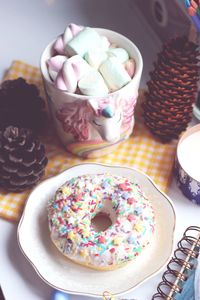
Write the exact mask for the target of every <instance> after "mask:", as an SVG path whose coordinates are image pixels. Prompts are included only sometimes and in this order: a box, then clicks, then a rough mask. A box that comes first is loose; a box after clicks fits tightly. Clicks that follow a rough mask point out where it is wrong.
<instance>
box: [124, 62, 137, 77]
mask: <svg viewBox="0 0 200 300" xmlns="http://www.w3.org/2000/svg"><path fill="white" fill-rule="evenodd" d="M124 68H125V70H126V71H127V73H128V74H129V76H130V77H131V78H133V76H134V74H135V69H136V64H135V60H134V59H133V58H130V59H129V60H127V61H126V62H125V63H124Z"/></svg>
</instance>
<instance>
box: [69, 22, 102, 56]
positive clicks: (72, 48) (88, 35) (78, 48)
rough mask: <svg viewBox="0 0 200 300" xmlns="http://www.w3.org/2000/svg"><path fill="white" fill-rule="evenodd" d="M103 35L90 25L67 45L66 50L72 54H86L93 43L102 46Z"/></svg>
mask: <svg viewBox="0 0 200 300" xmlns="http://www.w3.org/2000/svg"><path fill="white" fill-rule="evenodd" d="M101 42H102V40H101V36H100V35H99V34H98V33H97V32H96V30H94V29H93V28H90V27H85V28H84V29H83V30H81V31H80V32H79V33H78V34H77V35H76V36H75V37H73V39H71V40H70V41H69V42H68V44H67V45H66V46H65V50H66V52H67V53H69V55H70V56H73V55H75V54H79V55H80V56H82V57H83V56H84V55H85V54H86V52H88V50H89V49H90V48H91V46H92V45H95V47H97V48H99V47H100V46H101Z"/></svg>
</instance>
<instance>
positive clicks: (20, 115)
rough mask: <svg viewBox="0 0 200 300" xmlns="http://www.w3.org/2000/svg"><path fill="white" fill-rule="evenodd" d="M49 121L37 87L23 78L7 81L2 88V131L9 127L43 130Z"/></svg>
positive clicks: (0, 120)
mask: <svg viewBox="0 0 200 300" xmlns="http://www.w3.org/2000/svg"><path fill="white" fill-rule="evenodd" d="M46 121H47V115H46V112H45V102H44V100H43V99H42V98H41V97H40V95H39V91H38V89H37V87H36V86H35V85H33V84H28V83H26V81H25V80H24V79H23V78H18V79H15V80H6V81H4V82H3V83H2V85H1V88H0V130H3V129H4V128H5V127H7V126H10V125H12V126H17V127H23V128H29V129H31V130H33V131H37V132H38V131H39V130H40V129H42V128H43V127H44V126H45V124H46Z"/></svg>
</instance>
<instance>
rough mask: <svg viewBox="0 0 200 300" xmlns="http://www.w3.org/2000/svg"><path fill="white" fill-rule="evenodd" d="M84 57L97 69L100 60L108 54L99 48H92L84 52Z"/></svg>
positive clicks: (100, 62) (104, 58)
mask: <svg viewBox="0 0 200 300" xmlns="http://www.w3.org/2000/svg"><path fill="white" fill-rule="evenodd" d="M84 58H85V60H86V61H87V62H88V64H90V66H92V67H93V68H95V69H98V68H99V66H100V65H101V64H102V62H103V61H104V60H106V59H107V58H108V55H107V53H106V52H105V51H103V50H101V49H92V50H89V51H88V52H87V53H86V54H85V56H84Z"/></svg>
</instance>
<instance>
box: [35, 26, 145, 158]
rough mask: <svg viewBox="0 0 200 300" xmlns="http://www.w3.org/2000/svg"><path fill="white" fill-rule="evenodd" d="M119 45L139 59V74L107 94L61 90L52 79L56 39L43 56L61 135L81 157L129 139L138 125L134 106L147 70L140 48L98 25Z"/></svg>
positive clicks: (104, 151) (102, 152)
mask: <svg viewBox="0 0 200 300" xmlns="http://www.w3.org/2000/svg"><path fill="white" fill-rule="evenodd" d="M96 31H97V32H98V33H99V34H100V35H102V36H106V37H107V38H108V39H109V40H110V41H111V42H112V43H114V44H117V45H118V47H122V48H125V49H126V50H127V51H128V53H129V55H130V57H132V58H134V60H135V62H136V70H135V75H134V77H133V78H132V80H131V81H130V82H129V83H128V84H127V85H126V86H124V87H123V88H121V89H120V90H118V91H115V92H113V93H110V94H108V95H107V96H104V97H95V96H85V95H79V94H73V93H69V92H67V91H63V90H60V89H58V88H57V87H56V86H55V85H54V83H53V82H52V80H51V78H50V76H49V73H48V69H47V64H46V62H47V60H48V59H49V58H50V57H51V56H52V55H53V47H52V46H53V44H54V42H55V40H54V41H53V42H51V43H50V44H49V45H48V46H47V47H46V48H45V50H44V52H43V54H42V56H41V65H40V66H41V73H42V78H43V82H44V87H45V91H46V94H47V99H48V105H49V108H50V112H51V115H52V118H53V122H54V124H55V127H56V131H57V134H58V136H59V138H60V140H61V142H62V143H63V144H64V146H65V148H66V150H68V151H69V152H71V153H73V154H75V155H78V156H81V157H87V158H88V157H98V156H102V155H105V154H107V153H109V152H111V151H112V150H113V148H114V147H115V146H116V145H118V144H119V143H120V142H122V141H124V140H125V139H127V138H128V137H129V136H130V134H131V133H132V130H133V126H134V108H135V105H136V101H137V97H138V89H139V84H140V79H141V74H142V69H143V60H142V56H141V54H140V51H139V50H138V48H137V47H136V46H135V44H134V43H133V42H131V41H130V40H129V39H127V38H126V37H124V36H123V35H121V34H119V33H116V32H114V31H111V30H107V29H102V28H96Z"/></svg>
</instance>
